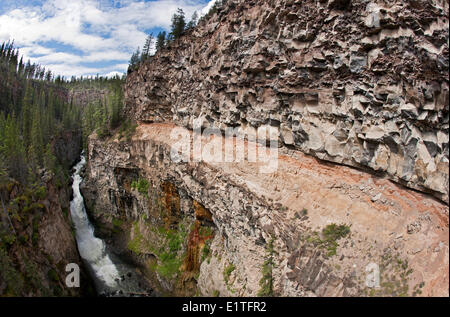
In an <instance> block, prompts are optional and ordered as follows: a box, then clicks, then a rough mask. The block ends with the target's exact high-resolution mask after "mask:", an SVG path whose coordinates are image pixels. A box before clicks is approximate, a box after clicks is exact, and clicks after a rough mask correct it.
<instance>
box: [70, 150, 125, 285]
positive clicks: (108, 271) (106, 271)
mask: <svg viewBox="0 0 450 317" xmlns="http://www.w3.org/2000/svg"><path fill="white" fill-rule="evenodd" d="M85 164H86V158H85V157H84V156H82V157H81V161H80V162H79V163H78V164H77V165H76V166H75V173H74V175H73V185H72V188H73V195H74V198H73V200H72V201H71V202H70V212H71V215H72V220H73V222H74V224H75V229H76V238H77V244H78V250H79V251H80V255H81V257H82V258H83V259H84V260H85V261H86V262H87V263H88V265H89V266H90V267H91V268H92V270H93V272H94V273H95V276H96V277H97V279H98V280H99V281H100V282H102V283H103V284H105V285H106V286H107V287H110V288H115V287H117V282H116V281H117V280H118V279H119V271H118V269H117V267H116V266H115V265H114V263H113V262H112V261H111V259H110V257H109V255H108V254H107V253H106V246H105V243H104V242H103V240H101V239H98V238H96V237H95V236H94V228H93V226H92V224H91V223H90V222H89V219H88V216H87V213H86V208H85V206H84V199H83V196H82V195H81V192H80V183H81V182H82V178H81V176H80V172H81V169H82V168H83V167H84V165H85Z"/></svg>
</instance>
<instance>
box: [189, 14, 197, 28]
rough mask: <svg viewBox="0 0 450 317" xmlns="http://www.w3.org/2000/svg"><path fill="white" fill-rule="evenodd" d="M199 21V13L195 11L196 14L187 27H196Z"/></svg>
mask: <svg viewBox="0 0 450 317" xmlns="http://www.w3.org/2000/svg"><path fill="white" fill-rule="evenodd" d="M197 22H198V13H197V11H195V12H194V14H193V15H192V18H191V21H189V23H188V25H187V29H192V28H195V26H196V25H197Z"/></svg>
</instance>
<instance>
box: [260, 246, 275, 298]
mask: <svg viewBox="0 0 450 317" xmlns="http://www.w3.org/2000/svg"><path fill="white" fill-rule="evenodd" d="M274 241H275V238H273V237H272V239H270V241H269V243H268V244H267V247H266V254H267V255H266V259H265V261H264V264H263V267H262V270H261V273H262V277H261V279H260V280H259V286H260V287H261V288H260V290H259V291H258V296H262V297H269V296H273V276H272V270H273V266H274V262H273V253H274V250H273V243H274Z"/></svg>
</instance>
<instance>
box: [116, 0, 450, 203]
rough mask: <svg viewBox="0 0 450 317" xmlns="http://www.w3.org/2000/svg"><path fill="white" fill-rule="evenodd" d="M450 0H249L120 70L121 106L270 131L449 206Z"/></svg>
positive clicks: (185, 120) (148, 114) (186, 121)
mask: <svg viewBox="0 0 450 317" xmlns="http://www.w3.org/2000/svg"><path fill="white" fill-rule="evenodd" d="M448 34H449V32H448V1H438V0H421V1H401V0H396V1H381V0H379V1H367V0H351V1H334V0H330V1H326V0H323V1H312V0H308V1H294V0H275V1H272V0H270V1H268V0H266V1H248V0H245V1H244V0H229V1H228V4H227V5H226V6H225V8H224V9H222V10H219V12H218V13H217V14H215V15H214V16H213V17H211V18H210V19H209V20H206V21H203V22H201V23H200V24H199V26H197V28H195V29H194V30H193V31H190V32H189V33H188V34H187V35H185V36H183V37H182V38H181V39H180V40H179V41H176V42H175V43H173V44H171V46H170V48H169V49H166V50H163V51H161V52H159V53H158V54H157V55H156V56H155V57H154V58H153V59H152V61H151V62H149V63H147V64H145V65H143V66H141V67H140V68H139V69H138V71H136V72H134V73H132V74H130V75H129V76H128V78H127V84H126V89H125V96H126V103H127V109H126V110H127V113H128V114H129V115H130V116H133V117H134V118H135V119H136V120H137V121H139V122H165V121H173V122H175V123H176V124H178V125H181V126H184V127H188V128H192V127H193V125H194V120H198V119H199V118H200V120H201V124H202V125H203V127H210V126H215V127H219V128H220V129H225V128H226V127H230V126H231V127H238V128H239V129H240V130H241V132H242V133H243V134H247V135H250V136H252V135H254V134H255V133H256V129H258V128H259V127H261V126H269V125H270V126H273V127H275V128H276V129H277V131H278V132H277V134H278V135H277V136H276V137H277V138H278V139H279V140H280V143H282V144H284V145H285V146H287V147H294V148H295V149H296V150H300V151H302V152H304V153H308V154H312V155H314V156H315V157H318V158H320V159H323V160H328V161H332V162H337V163H342V164H345V165H350V166H354V167H358V168H363V169H366V170H371V171H377V172H379V173H380V174H382V175H385V176H386V177H388V178H390V179H392V180H395V181H397V182H399V183H401V184H404V185H407V186H409V187H411V188H414V189H419V190H422V191H426V192H432V193H433V194H434V195H435V196H436V197H439V198H440V199H442V200H444V201H445V202H447V203H448V180H449V179H448V171H449V163H448V162H449V160H448V155H449V145H448V144H449V138H448V132H449V121H448V119H449V85H448V83H449V78H448V57H449V56H448Z"/></svg>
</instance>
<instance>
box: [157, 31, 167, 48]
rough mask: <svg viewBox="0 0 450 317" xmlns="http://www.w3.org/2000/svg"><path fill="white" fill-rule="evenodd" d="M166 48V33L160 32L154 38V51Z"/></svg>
mask: <svg viewBox="0 0 450 317" xmlns="http://www.w3.org/2000/svg"><path fill="white" fill-rule="evenodd" d="M164 46H166V32H165V31H162V32H159V33H158V36H157V37H156V50H157V51H159V50H160V49H162V48H164Z"/></svg>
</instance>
